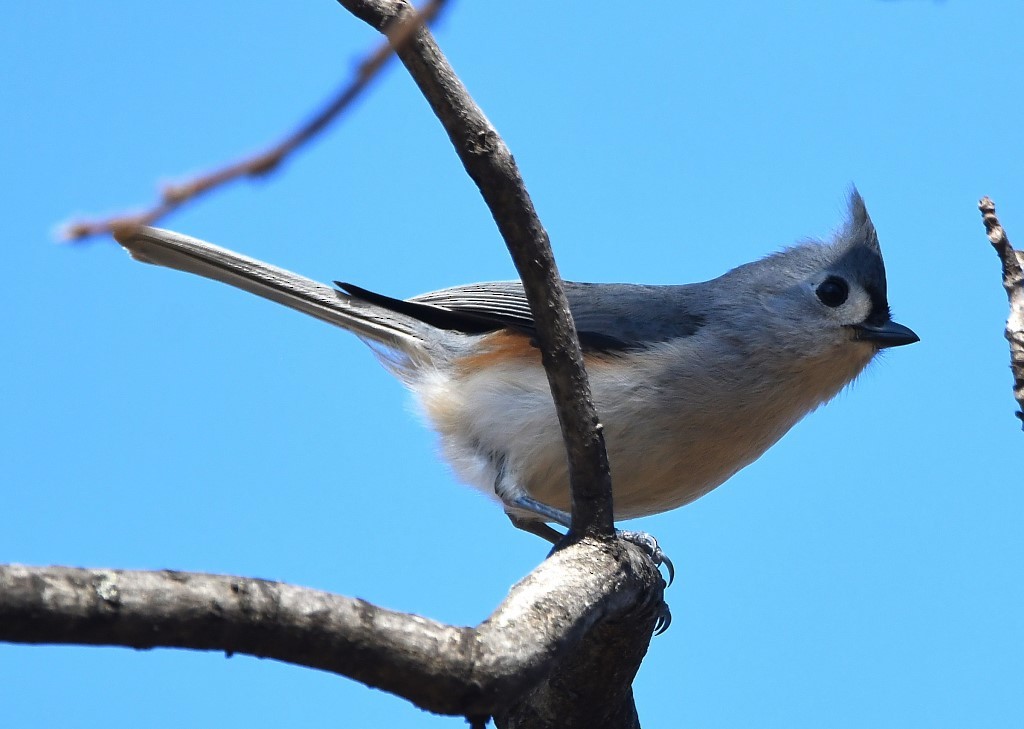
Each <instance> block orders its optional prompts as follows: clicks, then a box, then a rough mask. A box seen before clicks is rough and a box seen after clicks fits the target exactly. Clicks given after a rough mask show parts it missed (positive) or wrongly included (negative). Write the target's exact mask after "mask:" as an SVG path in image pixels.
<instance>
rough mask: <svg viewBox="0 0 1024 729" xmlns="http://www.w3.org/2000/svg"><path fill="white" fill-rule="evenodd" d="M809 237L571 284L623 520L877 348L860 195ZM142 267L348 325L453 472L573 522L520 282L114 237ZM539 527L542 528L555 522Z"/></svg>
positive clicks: (785, 423) (876, 287)
mask: <svg viewBox="0 0 1024 729" xmlns="http://www.w3.org/2000/svg"><path fill="white" fill-rule="evenodd" d="M849 204H850V215H849V220H848V221H847V223H846V225H845V226H844V227H843V228H842V229H841V230H840V231H839V232H838V233H837V234H836V235H835V237H834V239H833V241H832V242H831V243H824V242H808V243H802V244H800V245H797V246H794V247H792V248H789V249H787V250H784V251H782V252H780V253H775V254H773V255H770V256H768V257H767V258H763V259H761V260H760V261H756V262H754V263H748V264H745V265H743V266H740V267H739V268H736V269H733V270H732V271H729V272H728V273H726V274H725V275H723V276H720V277H718V278H716V279H713V280H711V281H705V282H703V283H695V284H688V285H682V286H642V285H636V284H583V283H566V293H567V294H568V298H569V304H570V308H571V310H572V314H573V317H574V319H575V322H576V327H577V330H578V332H579V337H580V343H581V344H582V346H583V350H584V355H585V360H586V366H587V370H588V373H589V375H590V382H591V387H592V388H593V394H594V400H595V402H596V405H597V410H598V413H599V415H600V417H601V419H602V422H603V423H604V428H605V431H604V432H605V437H606V442H607V446H608V457H609V461H610V463H611V468H612V477H613V484H614V486H613V488H614V508H615V516H616V518H617V519H627V518H632V517H638V516H645V515H648V514H656V513H658V512H661V511H666V510H668V509H673V508H675V507H677V506H682V505H683V504H686V503H688V502H690V501H693V500H694V499H696V498H698V497H699V496H702V495H703V494H706V493H707V492H708V491H710V490H711V489H713V488H715V487H716V486H718V485H719V484H721V483H723V482H724V481H725V480H726V479H728V478H729V477H730V476H732V475H733V474H734V473H736V472H737V471H738V470H739V469H741V468H743V467H744V466H746V465H747V464H749V463H751V462H753V461H754V460H755V459H757V458H758V457H760V456H761V454H762V453H764V452H765V450H767V449H768V448H769V447H770V446H771V445H773V444H774V443H775V442H776V441H777V440H779V438H781V437H782V436H783V434H785V433H786V431H788V430H789V429H790V428H791V427H793V425H794V424H795V423H796V422H797V421H798V420H800V419H801V418H802V417H804V415H806V414H807V413H809V412H810V411H812V410H814V409H815V408H817V407H818V406H819V405H821V404H823V403H825V402H827V401H829V400H830V399H832V397H833V396H835V395H836V394H837V393H838V392H839V391H840V390H841V389H842V388H843V387H844V386H846V385H847V384H848V383H850V382H852V381H853V380H854V379H855V378H856V377H857V375H858V374H859V373H860V372H861V371H862V370H863V369H864V368H865V367H866V366H867V364H868V363H869V362H870V361H871V359H872V358H873V357H874V356H875V355H876V354H878V352H879V350H881V349H883V348H886V347H894V346H900V345H904V344H911V343H913V342H916V341H918V337H917V335H916V334H914V332H913V331H911V330H910V329H908V328H907V327H904V326H902V325H900V324H897V323H895V322H893V321H892V320H891V319H890V314H889V304H888V300H887V298H886V282H885V267H884V265H883V263H882V252H881V250H880V248H879V245H878V237H877V235H876V233H875V228H874V226H873V224H872V223H871V219H870V218H869V217H868V213H867V210H866V208H865V207H864V202H863V200H862V199H861V197H860V195H859V194H858V193H857V192H856V191H854V192H852V193H851V196H850V203H849ZM119 242H120V243H121V244H122V245H123V246H124V247H125V248H127V249H128V251H129V252H130V253H131V255H132V256H133V257H134V258H136V259H138V260H140V261H144V262H146V263H153V264H157V265H162V266H168V267H170V268H177V269H180V270H183V271H188V272H191V273H196V274H199V275H201V276H206V277H208V278H213V279H217V280H219V281H223V282H225V283H229V284H231V285H233V286H237V287H239V288H241V289H245V290H246V291H249V292H251V293H254V294H258V295H260V296H263V297H265V298H268V299H271V300H273V301H277V302H279V303H282V304H285V305H286V306H289V307H291V308H293V309H297V310H299V311H302V312H305V313H307V314H310V315H311V316H315V317H317V318H319V319H322V320H324V321H326V322H329V323H331V324H335V325H337V326H340V327H342V328H343V329H347V330H349V331H351V332H354V333H355V334H356V336H358V337H359V338H360V339H362V340H363V341H364V342H366V343H367V344H368V345H369V346H370V347H371V348H372V349H373V351H374V352H375V353H376V355H377V357H378V358H379V359H380V361H381V362H382V363H383V364H384V366H385V367H386V368H387V369H388V370H390V371H391V372H392V373H393V374H395V375H396V376H397V377H398V378H399V379H400V380H401V381H402V382H404V383H405V384H406V385H407V386H408V387H409V388H410V389H411V390H412V391H413V392H414V393H415V394H416V396H417V398H418V399H419V402H420V404H421V405H422V408H423V411H424V413H425V414H426V416H427V418H428V419H429V420H430V422H431V423H432V424H433V426H434V428H435V429H436V430H437V431H438V433H440V436H441V444H442V447H443V450H444V454H445V456H446V458H447V460H448V461H449V462H450V463H451V465H452V467H453V468H454V469H455V471H456V472H457V473H458V475H459V476H460V477H461V478H462V479H463V480H465V481H467V482H468V483H470V484H472V485H474V486H476V487H477V488H479V489H481V490H483V491H484V492H485V493H488V494H496V495H497V496H498V497H499V498H500V499H501V501H502V503H503V505H504V508H505V510H506V512H507V513H508V514H509V516H510V517H511V518H512V520H513V522H514V523H516V524H517V526H521V527H523V528H526V529H528V530H529V531H534V532H536V533H539V534H542V535H546V536H550V533H551V532H553V530H551V529H550V528H549V527H547V526H546V523H549V522H554V523H559V524H562V525H565V526H568V525H569V515H568V514H567V513H566V509H567V508H568V506H569V494H568V478H567V474H566V459H565V451H564V446H563V443H562V437H561V433H560V430H559V426H558V422H557V420H556V417H555V412H554V407H553V405H552V400H551V394H550V391H549V390H548V382H547V379H546V377H545V374H544V371H543V369H542V367H541V362H540V355H539V352H538V350H537V349H536V346H535V344H534V342H533V340H532V335H533V319H532V317H531V314H530V308H529V305H528V304H527V301H526V297H525V295H524V293H523V288H522V285H521V284H520V283H519V282H511V281H506V282H498V283H479V284H471V285H468V286H458V287H455V288H450V289H444V290H441V291H434V292H432V293H428V294H422V295H420V296H415V297H413V298H411V299H408V300H399V299H392V298H389V297H387V296H382V295H380V294H376V293H372V292H370V291H367V290H365V289H361V288H359V287H357V286H353V285H351V284H346V283H340V282H339V283H338V284H337V285H338V286H339V287H340V289H342V290H340V291H339V290H338V289H335V288H332V287H330V286H325V285H323V284H319V283H316V282H314V281H311V280H309V279H305V278H302V277H300V276H297V275H296V274H293V273H290V272H288V271H284V270H282V269H279V268H275V267H273V266H270V265H268V264H266V263H261V262H259V261H256V260H253V259H251V258H246V257H244V256H241V255H238V254H236V253H232V252H231V251H227V250H224V249H223V248H218V247H216V246H213V245H210V244H208V243H204V242H202V241H199V240H196V239H194V238H188V237H186V236H182V235H178V234H176V233H172V232H169V231H165V230H158V229H154V228H142V229H139V230H136V231H134V232H131V233H128V234H124V235H121V236H119ZM546 532H547V534H546Z"/></svg>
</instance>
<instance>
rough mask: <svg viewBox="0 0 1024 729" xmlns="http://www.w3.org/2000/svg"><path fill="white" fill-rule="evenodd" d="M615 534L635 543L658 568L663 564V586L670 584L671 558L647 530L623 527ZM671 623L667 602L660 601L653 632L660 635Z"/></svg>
mask: <svg viewBox="0 0 1024 729" xmlns="http://www.w3.org/2000/svg"><path fill="white" fill-rule="evenodd" d="M616 535H617V536H618V537H619V538H620V539H624V540H626V541H627V542H629V543H630V544H635V545H636V546H638V547H640V549H642V550H644V552H646V553H647V556H648V557H650V558H651V561H652V562H654V566H655V567H658V568H660V567H661V566H662V565H665V571H666V572H668V581H667V582H666V583H665V586H666V587H668V586H669V585H671V584H672V581H673V580H675V578H676V568H675V566H674V565H673V564H672V560H670V559H669V558H668V555H666V554H665V552H664V551H662V549H661V547H660V546H659V545H658V540H657V539H655V538H654V537H652V536H651V535H650V534H648V533H647V532H633V531H626V530H624V529H617V530H616ZM671 624H672V611H671V610H669V608H668V603H667V602H665V601H664V600H662V601H661V605H659V606H658V612H657V614H656V615H655V618H654V634H655V635H661V634H662V633H664V632H665V631H666V630H668V626H670V625H671Z"/></svg>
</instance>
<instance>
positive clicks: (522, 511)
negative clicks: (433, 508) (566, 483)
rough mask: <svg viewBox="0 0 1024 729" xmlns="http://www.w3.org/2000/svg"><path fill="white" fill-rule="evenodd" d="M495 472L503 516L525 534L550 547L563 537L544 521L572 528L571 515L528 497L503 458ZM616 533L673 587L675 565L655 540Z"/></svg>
mask: <svg viewBox="0 0 1024 729" xmlns="http://www.w3.org/2000/svg"><path fill="white" fill-rule="evenodd" d="M495 469H496V470H497V474H498V475H497V476H495V478H494V493H495V494H497V495H498V498H499V499H501V503H502V504H504V505H505V514H506V516H508V518H509V521H511V522H512V525H513V526H514V527H516V528H517V529H522V530H523V531H524V532H529V533H530V534H536V535H537V536H538V537H540V538H541V539H545V540H547V541H549V542H551V543H552V544H557V543H558V542H559V541H560V540H561V539H562V537H564V536H565V535H564V534H562V533H561V532H559V531H558V530H556V529H552V528H551V527H550V526H548V524H547V523H546V522H554V523H556V524H561V525H562V526H564V527H565V528H566V529H568V528H569V527H570V526H571V525H572V516H571V515H570V514H567V513H566V512H564V511H562V510H560V509H555V508H553V507H551V506H548V505H547V504H544V503H541V502H540V501H537V499H535V498H533V497H532V496H530V495H529V494H528V493H527V492H526V489H524V488H523V487H522V486H521V485H520V483H519V481H518V480H517V479H516V478H515V476H514V475H513V474H512V473H510V469H509V468H508V462H507V461H506V459H505V457H504V456H500V457H499V458H498V459H497V462H496V464H495ZM615 534H616V536H618V537H620V538H622V539H625V540H626V541H627V542H629V543H630V544H635V545H636V546H638V547H640V549H642V550H644V551H645V552H646V553H647V554H648V555H649V556H650V558H651V559H652V560H653V561H654V564H655V565H656V566H658V567H660V566H661V565H665V570H666V571H667V572H668V584H670V585H671V584H672V582H673V580H675V577H676V570H675V566H674V565H673V564H672V560H671V559H669V558H668V555H666V554H665V552H664V551H662V549H661V547H660V546H658V540H657V539H655V538H654V537H652V536H651V535H650V534H648V533H647V532H634V531H624V530H621V529H616V530H615Z"/></svg>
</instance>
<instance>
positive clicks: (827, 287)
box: [814, 276, 850, 309]
mask: <svg viewBox="0 0 1024 729" xmlns="http://www.w3.org/2000/svg"><path fill="white" fill-rule="evenodd" d="M814 293H816V294H817V295H818V301H820V302H821V303H823V304H824V305H825V306H830V307H832V308H833V309H834V308H835V307H837V306H842V305H843V304H845V303H846V297H848V296H849V295H850V285H849V284H848V283H846V281H844V280H843V279H841V278H839V277H838V276H829V277H828V278H826V279H825V280H824V281H822V282H821V284H820V285H819V286H818V288H817V289H815V291H814Z"/></svg>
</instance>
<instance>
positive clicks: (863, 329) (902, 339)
mask: <svg viewBox="0 0 1024 729" xmlns="http://www.w3.org/2000/svg"><path fill="white" fill-rule="evenodd" d="M853 331H854V335H853V336H854V338H855V339H858V340H860V341H862V342H871V343H872V344H874V345H875V346H877V347H878V348H879V349H885V348H886V347H902V346H903V345H904V344H913V343H914V342H919V341H921V337H919V336H917V335H916V334H914V330H913V329H910V328H909V327H905V326H903V325H902V324H897V323H896V322H894V321H887V322H886V323H885V324H882V325H881V326H873V325H871V324H854V325H853Z"/></svg>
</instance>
